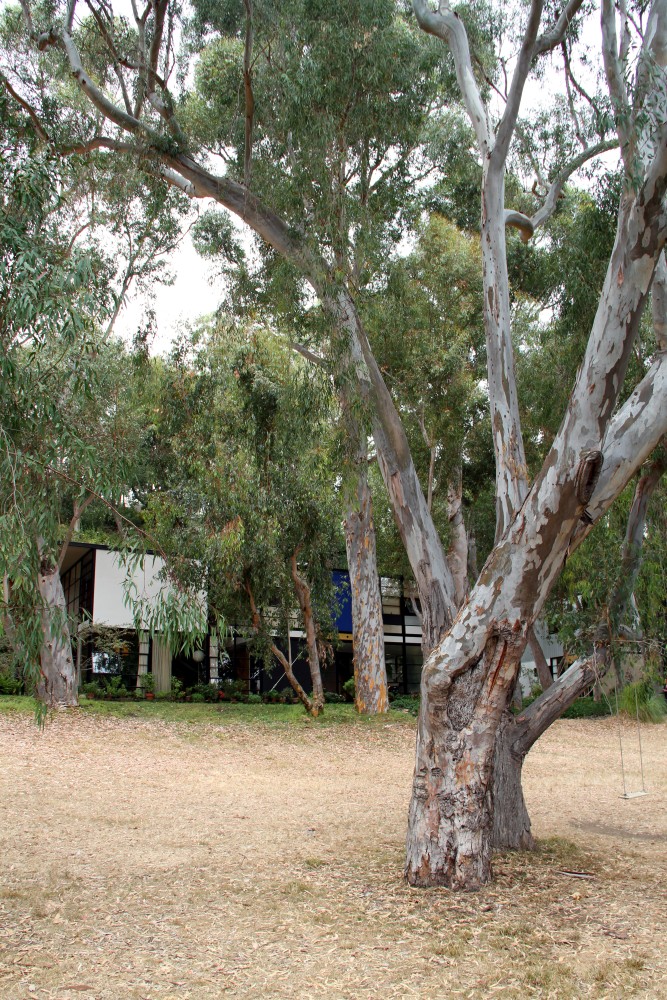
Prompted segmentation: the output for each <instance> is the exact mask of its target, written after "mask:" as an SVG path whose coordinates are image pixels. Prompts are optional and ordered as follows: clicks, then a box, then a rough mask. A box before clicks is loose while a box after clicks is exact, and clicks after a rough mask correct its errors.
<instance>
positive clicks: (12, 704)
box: [0, 695, 415, 729]
mask: <svg viewBox="0 0 667 1000" xmlns="http://www.w3.org/2000/svg"><path fill="white" fill-rule="evenodd" d="M35 709H36V702H35V701H34V699H33V698H26V697H13V696H11V695H0V713H2V712H7V713H13V712H18V713H20V714H22V715H34V714H35ZM78 711H80V712H81V714H82V715H85V716H90V717H92V718H103V717H107V718H109V717H111V718H115V719H143V720H146V721H149V720H161V721H163V722H185V723H190V724H197V723H200V724H204V723H206V724H216V723H217V724H218V725H225V726H228V725H244V726H247V725H253V724H255V723H256V724H259V725H262V726H269V727H278V728H289V727H292V726H301V725H312V726H314V727H316V728H321V727H327V726H340V725H344V726H353V727H361V728H368V727H370V728H374V727H377V726H384V725H387V723H391V724H392V725H393V724H404V725H407V726H409V727H410V728H412V729H414V725H415V719H414V716H412V715H410V713H409V712H408V711H407V710H405V709H399V710H398V711H393V710H390V711H389V712H388V713H387V714H386V715H383V716H377V715H375V716H363V715H359V714H358V713H357V712H356V711H355V708H354V705H347V704H344V705H343V704H335V705H326V706H325V710H324V713H323V714H322V715H321V716H320V717H319V718H317V719H313V718H312V717H311V716H309V715H308V714H307V713H306V712H305V710H304V708H303V706H302V705H281V704H276V705H265V704H261V705H259V704H251V705H247V704H244V703H243V702H196V703H192V702H185V701H183V702H181V701H157V700H156V701H134V700H127V701H104V700H103V699H98V698H95V699H92V700H90V701H88V700H87V699H86V698H84V697H82V698H81V702H80V705H79V709H78Z"/></svg>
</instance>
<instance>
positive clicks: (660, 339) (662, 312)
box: [651, 250, 667, 351]
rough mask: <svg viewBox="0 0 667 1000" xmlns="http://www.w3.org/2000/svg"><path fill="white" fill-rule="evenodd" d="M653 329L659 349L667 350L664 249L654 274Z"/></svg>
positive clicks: (666, 280) (666, 288)
mask: <svg viewBox="0 0 667 1000" xmlns="http://www.w3.org/2000/svg"><path fill="white" fill-rule="evenodd" d="M651 294H652V297H653V300H652V307H653V331H654V333H655V343H656V347H657V348H658V350H659V351H667V263H666V262H665V252H664V250H663V252H662V254H661V255H660V259H659V260H658V263H657V264H656V266H655V274H654V276H653V288H652V289H651Z"/></svg>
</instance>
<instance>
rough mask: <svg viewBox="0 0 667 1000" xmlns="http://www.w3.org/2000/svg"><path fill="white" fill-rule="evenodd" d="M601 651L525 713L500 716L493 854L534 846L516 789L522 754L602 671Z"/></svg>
mask: <svg viewBox="0 0 667 1000" xmlns="http://www.w3.org/2000/svg"><path fill="white" fill-rule="evenodd" d="M605 663H606V660H605V655H604V650H602V649H600V650H598V651H597V653H596V654H594V655H592V656H590V657H586V658H584V659H581V660H577V661H576V662H575V663H573V664H572V666H570V667H569V668H568V669H567V670H566V671H565V673H563V674H561V676H560V677H559V678H558V679H557V680H556V681H554V683H553V684H552V685H551V687H550V688H549V689H548V691H544V692H543V693H542V694H541V695H540V696H539V698H536V699H535V701H534V702H532V703H531V704H530V705H529V706H528V708H527V709H525V711H523V712H521V714H520V715H518V716H516V718H514V717H513V716H512V715H510V713H509V712H506V713H505V715H504V716H503V719H502V722H501V725H500V728H499V730H498V740H497V742H496V755H495V774H494V792H493V794H494V813H493V846H494V848H496V849H498V850H515V851H518V850H530V849H532V848H533V847H534V843H535V842H534V840H533V836H532V834H531V830H530V816H529V815H528V810H527V808H526V803H525V799H524V796H523V788H522V786H521V772H522V769H523V762H524V760H525V759H526V754H527V753H528V751H529V750H530V748H531V747H532V746H533V745H534V744H535V743H536V741H537V740H538V739H539V738H540V736H541V735H542V733H544V732H546V730H547V729H548V728H549V726H551V725H552V724H553V723H554V722H555V721H556V719H559V718H560V716H561V715H562V714H563V712H565V711H566V710H567V709H568V708H569V707H570V705H571V704H572V703H573V702H574V701H576V699H577V698H579V697H580V695H581V693H582V691H585V690H586V688H587V687H590V686H591V684H592V683H593V682H594V681H595V679H596V677H598V676H599V675H600V674H601V673H602V672H603V670H604V669H605Z"/></svg>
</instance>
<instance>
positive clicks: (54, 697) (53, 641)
mask: <svg viewBox="0 0 667 1000" xmlns="http://www.w3.org/2000/svg"><path fill="white" fill-rule="evenodd" d="M38 586H39V592H40V594H41V597H42V602H43V603H42V612H41V618H42V636H43V641H42V651H41V656H40V661H41V666H40V676H39V680H38V682H37V697H38V698H39V700H40V701H42V702H43V703H44V704H45V705H46V706H47V707H48V708H74V707H76V706H77V705H78V704H79V701H78V692H77V688H76V670H75V667H74V658H73V657H72V642H71V638H70V631H69V623H68V621H67V604H66V602H65V593H64V591H63V585H62V582H61V580H60V572H59V570H58V567H57V566H54V565H53V564H51V563H48V562H43V563H42V566H41V568H40V573H39V576H38Z"/></svg>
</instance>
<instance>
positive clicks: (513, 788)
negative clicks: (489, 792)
mask: <svg viewBox="0 0 667 1000" xmlns="http://www.w3.org/2000/svg"><path fill="white" fill-rule="evenodd" d="M516 729H517V725H516V721H515V719H514V716H513V715H512V714H511V712H505V713H503V717H502V720H501V723H500V726H499V727H498V735H497V736H496V750H495V760H494V766H493V835H492V843H493V847H494V848H498V849H500V850H503V849H506V848H508V847H511V848H514V849H515V850H525V851H528V850H531V849H532V848H533V847H534V845H535V841H534V840H533V836H532V834H531V832H530V816H529V815H528V809H527V808H526V801H525V799H524V797H523V787H522V785H521V771H522V769H523V761H524V755H523V754H522V753H520V752H517V751H515V750H514V741H515V738H516Z"/></svg>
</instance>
